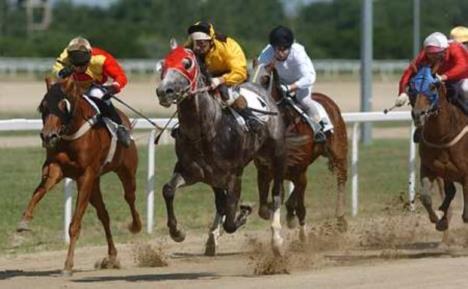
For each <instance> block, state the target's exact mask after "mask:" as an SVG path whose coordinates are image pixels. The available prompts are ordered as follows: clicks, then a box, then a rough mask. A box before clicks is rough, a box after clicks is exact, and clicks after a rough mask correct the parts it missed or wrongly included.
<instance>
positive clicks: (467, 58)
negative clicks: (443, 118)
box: [395, 32, 468, 142]
mask: <svg viewBox="0 0 468 289" xmlns="http://www.w3.org/2000/svg"><path fill="white" fill-rule="evenodd" d="M423 65H429V66H430V67H432V69H433V70H434V71H435V73H436V77H437V79H438V80H439V81H441V82H442V81H446V82H448V83H450V84H451V85H452V86H453V87H454V88H455V90H456V91H457V93H455V94H456V95H454V96H453V97H454V99H456V100H458V98H457V95H463V96H464V98H465V99H468V52H467V51H466V49H465V48H464V47H463V46H462V45H460V43H458V42H455V41H449V40H448V39H447V37H446V36H445V35H444V34H442V33H440V32H434V33H432V34H430V35H429V36H428V37H426V39H425V40H424V48H423V49H422V50H421V51H420V52H419V54H418V55H417V56H416V58H415V59H414V60H413V61H412V62H411V63H410V65H409V66H408V68H406V70H405V71H404V72H403V75H402V77H401V79H400V86H399V95H398V97H397V98H396V99H395V106H397V107H400V106H403V105H405V104H407V103H408V102H409V96H408V85H409V81H410V79H411V77H412V76H413V75H414V74H415V73H416V72H417V70H418V69H419V67H421V66H423ZM462 101H463V100H462ZM418 135H419V132H415V142H417V141H418V139H419V137H418Z"/></svg>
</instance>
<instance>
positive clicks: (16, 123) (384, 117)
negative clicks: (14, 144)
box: [0, 111, 416, 242]
mask: <svg viewBox="0 0 468 289" xmlns="http://www.w3.org/2000/svg"><path fill="white" fill-rule="evenodd" d="M343 118H344V120H345V122H346V123H351V124H353V130H352V131H353V133H352V135H351V138H352V141H351V143H352V145H351V154H352V158H351V200H352V202H351V204H352V209H351V214H352V216H356V215H357V213H358V203H359V202H358V201H359V188H358V181H359V174H358V153H359V135H360V133H359V128H360V124H361V123H363V122H395V121H408V122H409V121H411V115H410V112H409V111H403V112H390V113H388V114H384V113H383V112H353V113H343ZM152 120H153V121H154V122H156V123H157V124H158V125H159V126H163V125H164V124H165V123H166V122H167V121H168V119H152ZM173 124H175V121H173V123H171V125H170V126H172V125H173ZM41 128H42V122H41V120H35V119H34V120H28V119H11V120H0V131H24V130H39V129H41ZM135 129H152V130H151V133H150V134H149V137H148V167H147V170H148V171H147V179H146V202H147V205H146V231H147V232H148V233H152V232H153V228H154V186H155V178H156V174H155V158H156V155H155V149H154V144H153V143H154V139H155V136H156V131H155V130H154V127H153V126H152V125H151V124H149V123H148V122H147V121H145V120H144V119H137V120H136V124H135ZM413 132H414V126H413V125H411V129H410V131H409V132H408V135H409V143H410V148H409V157H408V171H409V173H408V199H409V203H410V207H411V209H413V205H414V197H415V176H416V174H415V158H416V145H415V144H414V143H413V142H412V137H411V136H412V135H413ZM74 190H75V188H74V186H73V182H72V181H71V180H70V179H65V190H64V191H65V216H64V227H65V228H64V238H65V241H66V242H69V236H68V233H67V232H68V227H69V225H70V222H71V215H72V201H71V200H72V192H73V191H74Z"/></svg>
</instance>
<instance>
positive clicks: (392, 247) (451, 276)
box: [0, 215, 468, 289]
mask: <svg viewBox="0 0 468 289" xmlns="http://www.w3.org/2000/svg"><path fill="white" fill-rule="evenodd" d="M425 217H426V216H425V215H424V216H422V215H416V216H414V215H406V217H402V216H391V217H388V216H387V217H383V218H379V220H373V221H370V220H366V221H362V220H361V221H360V223H356V222H355V221H353V223H352V226H351V230H350V232H348V233H346V234H345V235H339V234H337V233H336V232H334V231H333V229H332V227H331V226H330V224H327V223H324V224H321V225H317V226H316V227H314V229H313V230H311V231H310V235H309V241H308V242H307V243H306V244H301V243H299V242H298V241H297V240H296V236H297V235H296V234H295V233H294V231H292V232H291V231H288V230H286V229H285V230H284V232H285V234H289V235H287V240H288V242H287V243H288V244H289V245H288V249H287V254H286V256H287V257H286V258H283V259H280V260H279V261H274V260H278V259H275V258H273V256H272V254H271V252H270V248H269V246H268V242H269V233H268V229H265V230H263V231H254V232H238V233H236V234H234V235H223V236H222V237H221V242H220V247H219V251H218V252H219V254H218V256H216V257H205V256H203V254H202V252H203V244H204V240H205V238H206V236H204V235H201V234H196V233H194V232H189V234H188V238H187V240H186V241H185V242H183V243H181V244H176V243H174V242H172V241H170V240H169V241H167V240H166V239H165V238H166V236H158V237H157V238H156V239H155V241H154V243H152V246H153V248H156V251H157V252H162V253H159V256H165V260H166V261H167V262H168V266H167V267H157V268H149V267H140V266H138V265H137V263H138V262H137V261H138V260H139V261H140V263H142V259H141V258H138V257H136V256H137V254H136V253H135V252H144V253H145V254H148V252H149V251H148V250H147V249H144V250H142V248H143V247H144V245H145V244H143V243H133V244H127V245H122V244H120V245H118V247H117V249H118V250H119V257H120V261H121V266H122V269H120V270H115V269H110V270H98V269H94V267H93V264H95V263H96V261H98V258H99V257H104V255H105V252H106V248H105V247H91V248H80V247H78V250H77V252H76V258H75V273H74V275H73V276H72V277H62V276H61V273H60V269H61V268H62V266H63V261H64V259H65V254H66V252H65V251H55V252H42V253H36V254H27V255H19V256H9V257H8V256H7V257H5V256H4V257H0V288H2V289H3V288H8V289H14V288H34V289H49V288H104V289H110V288H112V289H117V288H203V289H207V288H224V289H231V288H236V289H237V288H269V289H275V288H278V289H279V288H300V289H303V288H330V289H332V288H363V289H365V288H369V289H371V288H372V289H374V288H382V289H386V288H388V289H395V288H398V289H407V288H425V289H431V288H434V289H435V288H437V289H439V288H465V287H466V283H467V282H468V275H467V274H466V264H467V262H468V257H467V256H468V250H467V249H466V240H467V239H466V232H467V231H466V229H463V228H462V224H461V222H460V221H458V224H456V225H455V227H458V228H457V229H456V230H455V231H456V233H454V236H455V237H453V236H452V238H453V240H457V241H453V240H452V243H453V245H451V246H450V247H449V248H448V249H447V247H438V246H437V244H438V243H437V241H438V240H440V235H439V234H436V233H434V229H433V226H432V225H430V224H428V223H429V222H428V221H427V220H426V219H425ZM457 219H458V218H457ZM454 221H455V222H454V223H457V221H456V220H455V219H454ZM376 226H377V227H376ZM266 227H267V226H266ZM457 230H458V231H457ZM460 230H461V231H460ZM288 232H289V233H288ZM84 233H85V231H84ZM317 233H319V234H317ZM27 237H28V236H26V238H27ZM136 240H138V237H136ZM161 240H162V241H161ZM138 248H139V249H138ZM268 272H275V273H278V274H274V275H263V273H268ZM284 272H286V273H284Z"/></svg>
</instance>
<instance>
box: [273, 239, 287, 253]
mask: <svg viewBox="0 0 468 289" xmlns="http://www.w3.org/2000/svg"><path fill="white" fill-rule="evenodd" d="M283 243H284V240H283V238H278V239H276V240H272V242H271V248H272V249H273V254H274V255H275V256H276V257H282V256H284V246H283Z"/></svg>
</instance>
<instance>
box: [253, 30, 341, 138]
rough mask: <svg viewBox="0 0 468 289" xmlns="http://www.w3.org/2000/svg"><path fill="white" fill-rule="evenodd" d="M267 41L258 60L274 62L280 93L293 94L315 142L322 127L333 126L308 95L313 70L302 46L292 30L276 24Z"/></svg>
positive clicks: (313, 81)
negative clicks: (310, 127)
mask: <svg viewBox="0 0 468 289" xmlns="http://www.w3.org/2000/svg"><path fill="white" fill-rule="evenodd" d="M269 40H270V41H269V42H270V44H268V45H267V46H266V47H265V48H264V49H263V51H262V52H261V54H260V56H259V57H258V62H259V63H260V64H264V65H271V64H272V65H274V67H275V69H276V71H277V73H278V76H279V80H280V83H281V90H282V91H283V94H284V95H285V96H286V95H295V100H296V101H297V103H298V104H299V106H300V107H301V109H303V110H304V112H305V113H306V114H307V116H308V117H309V118H310V120H311V121H310V122H308V123H309V124H311V126H312V129H313V131H314V139H315V141H316V142H319V143H321V142H322V143H323V142H325V140H326V134H325V132H326V131H331V130H332V129H333V126H332V125H331V122H330V120H329V118H328V115H327V113H326V112H325V109H324V108H323V106H321V105H320V104H319V103H318V102H316V101H315V100H313V99H312V97H311V95H312V92H313V87H314V83H315V80H316V73H315V69H314V65H313V64H312V61H311V60H310V58H309V56H308V55H307V53H306V51H305V49H304V46H302V45H301V44H299V43H297V42H294V35H293V32H292V31H291V30H290V29H289V28H287V27H284V26H278V27H276V28H274V29H273V30H272V31H271V32H270V36H269Z"/></svg>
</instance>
